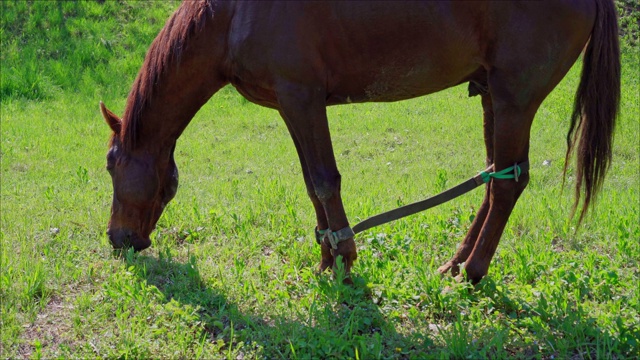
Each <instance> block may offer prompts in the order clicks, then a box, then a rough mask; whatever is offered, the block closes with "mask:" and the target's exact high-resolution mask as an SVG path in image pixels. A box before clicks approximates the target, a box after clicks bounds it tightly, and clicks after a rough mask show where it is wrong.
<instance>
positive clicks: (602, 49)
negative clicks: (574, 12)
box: [564, 0, 620, 222]
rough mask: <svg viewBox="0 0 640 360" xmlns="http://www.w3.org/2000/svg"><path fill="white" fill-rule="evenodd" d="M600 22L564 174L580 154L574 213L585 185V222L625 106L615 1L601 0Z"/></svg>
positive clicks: (571, 131)
mask: <svg viewBox="0 0 640 360" xmlns="http://www.w3.org/2000/svg"><path fill="white" fill-rule="evenodd" d="M596 9H597V11H596V22H595V25H594V27H593V30H592V32H591V40H590V41H589V45H588V46H587V50H586V52H585V55H584V59H583V65H582V75H581V78H580V85H579V86H578V91H577V92H576V99H575V103H574V106H573V114H572V115H571V127H570V128H569V133H568V134H567V154H566V159H565V167H564V173H565V176H566V172H567V166H568V164H569V159H570V157H571V154H572V153H573V151H574V150H575V151H576V152H577V169H576V189H575V202H574V204H573V213H575V211H576V209H577V208H578V205H579V203H580V200H581V198H582V193H583V189H584V200H583V202H582V210H581V213H580V220H579V222H582V219H583V217H584V215H585V214H586V212H587V210H588V208H589V205H590V204H591V201H592V200H594V199H595V197H596V195H597V193H598V191H599V190H600V189H601V188H602V183H603V181H604V178H605V175H606V172H607V170H608V168H609V166H610V164H611V154H612V151H613V149H612V148H613V132H614V129H615V123H616V117H617V115H618V109H619V104H620V45H619V43H618V20H617V15H616V10H615V5H614V3H613V1H612V0H596Z"/></svg>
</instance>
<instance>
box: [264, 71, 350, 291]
mask: <svg viewBox="0 0 640 360" xmlns="http://www.w3.org/2000/svg"><path fill="white" fill-rule="evenodd" d="M277 96H278V103H279V104H280V113H281V114H282V117H283V118H284V120H285V122H286V123H287V126H288V128H289V131H290V132H291V133H292V136H293V138H294V142H297V145H296V146H297V148H298V154H299V157H300V159H301V163H302V166H303V168H305V167H306V169H307V171H308V172H307V173H306V175H305V177H306V181H307V185H309V183H311V185H312V190H313V193H311V188H309V186H308V189H309V192H310V197H311V200H312V202H314V200H315V199H317V200H318V201H319V203H320V205H321V206H322V209H323V210H324V218H323V217H322V216H321V211H320V210H321V209H319V207H318V206H316V203H314V206H316V216H317V218H318V229H320V230H323V231H326V232H325V234H324V237H323V240H322V241H321V242H320V243H321V246H322V261H321V263H320V269H321V270H324V269H325V268H326V267H328V265H329V264H332V265H333V266H334V268H335V265H336V264H335V261H334V259H335V258H337V257H338V256H342V259H343V262H344V268H345V272H346V274H349V273H350V271H351V266H352V264H353V262H354V261H355V260H356V258H357V254H356V245H355V242H354V240H353V236H354V234H353V231H352V230H351V228H350V227H349V221H348V220H347V216H346V214H345V211H344V206H343V205H342V199H341V197H340V173H339V172H338V168H337V166H336V160H335V157H334V154H333V147H332V145H331V135H330V132H329V124H328V120H327V114H326V104H325V96H326V92H325V91H324V89H322V88H318V87H306V86H300V85H296V84H291V83H286V84H280V85H279V86H278V87H277ZM303 173H304V169H303ZM346 281H347V282H349V281H350V280H348V278H347V280H346Z"/></svg>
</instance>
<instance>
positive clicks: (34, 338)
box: [18, 296, 73, 358]
mask: <svg viewBox="0 0 640 360" xmlns="http://www.w3.org/2000/svg"><path fill="white" fill-rule="evenodd" d="M72 308H73V305H71V304H70V303H69V302H68V301H65V300H64V299H63V298H61V297H59V296H54V297H52V298H51V300H49V303H48V304H47V306H46V307H45V308H44V309H43V310H42V311H40V313H38V315H37V316H36V319H35V321H34V322H32V323H31V324H26V325H24V328H25V329H24V333H23V336H22V338H23V339H24V343H23V344H21V345H20V347H19V349H18V354H20V356H21V357H23V358H29V357H31V356H32V355H33V354H34V353H35V352H36V351H37V348H38V347H39V348H40V351H42V353H43V355H44V352H46V354H50V355H52V354H56V353H59V350H60V345H61V344H63V343H64V339H65V337H66V335H67V334H68V333H69V331H70V330H71V324H70V322H69V316H68V315H69V313H70V312H71V309H72ZM38 343H39V345H37V344H38Z"/></svg>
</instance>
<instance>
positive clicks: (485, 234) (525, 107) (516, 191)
mask: <svg viewBox="0 0 640 360" xmlns="http://www.w3.org/2000/svg"><path fill="white" fill-rule="evenodd" d="M518 76H520V74H517V73H513V74H505V73H500V72H498V73H497V74H496V73H493V74H491V73H490V74H489V88H490V91H491V96H492V104H493V110H494V114H495V117H494V134H493V165H494V171H500V170H502V169H506V168H509V167H511V166H514V165H515V164H519V163H522V162H524V161H527V160H528V156H529V135H530V130H531V124H532V122H533V117H534V115H535V113H536V111H537V110H538V107H539V106H540V103H541V102H542V100H543V99H544V97H545V96H546V95H547V94H548V93H549V92H550V91H551V89H552V86H549V85H548V84H546V86H536V85H537V84H533V82H530V83H528V84H527V85H528V87H527V85H522V84H520V85H518V84H519V83H518V81H517V79H518ZM527 90H528V91H527ZM528 182H529V173H528V172H525V173H522V174H521V175H520V176H519V177H518V179H517V181H516V180H515V179H495V178H494V179H492V180H491V181H490V187H489V189H488V193H489V208H488V211H487V214H486V215H485V219H484V223H483V224H482V228H481V229H480V231H479V233H478V237H477V240H476V243H475V245H474V247H473V250H472V251H471V253H470V254H469V256H468V258H467V259H466V262H465V271H466V276H467V278H468V279H469V280H470V281H471V282H472V283H477V282H478V281H480V279H482V277H484V276H485V275H486V274H487V271H488V269H489V264H490V262H491V259H492V258H493V255H494V254H495V251H496V249H497V247H498V243H499V242H500V237H501V236H502V232H503V231H504V228H505V226H506V224H507V221H508V219H509V216H510V215H511V212H512V210H513V208H514V206H515V204H516V201H517V200H518V198H519V197H520V195H521V194H522V192H523V191H524V189H525V188H526V186H527V184H528Z"/></svg>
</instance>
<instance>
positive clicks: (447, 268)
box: [438, 261, 460, 277]
mask: <svg viewBox="0 0 640 360" xmlns="http://www.w3.org/2000/svg"><path fill="white" fill-rule="evenodd" d="M438 272H439V273H440V275H442V276H444V275H447V273H451V276H453V277H456V276H458V275H459V274H460V266H459V265H458V264H454V262H453V261H448V262H447V263H445V264H444V265H442V266H440V267H439V268H438Z"/></svg>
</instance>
